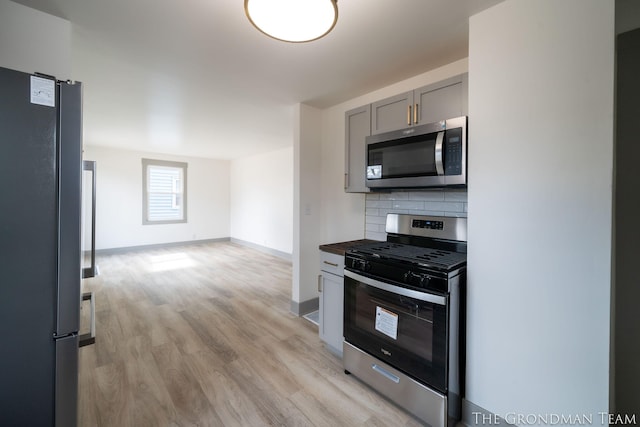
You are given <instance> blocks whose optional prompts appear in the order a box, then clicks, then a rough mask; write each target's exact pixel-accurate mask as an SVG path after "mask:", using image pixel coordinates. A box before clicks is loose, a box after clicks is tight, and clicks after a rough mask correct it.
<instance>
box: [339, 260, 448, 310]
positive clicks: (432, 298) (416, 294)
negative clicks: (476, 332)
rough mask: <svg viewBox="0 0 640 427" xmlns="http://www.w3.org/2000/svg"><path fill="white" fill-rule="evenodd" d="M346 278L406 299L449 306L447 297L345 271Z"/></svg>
mask: <svg viewBox="0 0 640 427" xmlns="http://www.w3.org/2000/svg"><path fill="white" fill-rule="evenodd" d="M344 275H345V277H349V278H350V279H353V280H357V281H358V282H360V283H364V284H365V285H369V286H373V287H374V288H378V289H382V290H383V291H388V292H393V293H394V294H399V295H402V296H405V297H409V298H414V299H417V300H420V301H426V302H430V303H433V304H438V305H447V297H444V296H441V295H435V294H430V293H426V292H420V291H414V290H413V289H407V288H401V287H400V286H395V285H391V284H389V283H385V282H381V281H379V280H374V279H371V278H369V277H365V276H361V275H359V274H357V273H354V272H353V271H350V270H347V269H346V268H345V270H344Z"/></svg>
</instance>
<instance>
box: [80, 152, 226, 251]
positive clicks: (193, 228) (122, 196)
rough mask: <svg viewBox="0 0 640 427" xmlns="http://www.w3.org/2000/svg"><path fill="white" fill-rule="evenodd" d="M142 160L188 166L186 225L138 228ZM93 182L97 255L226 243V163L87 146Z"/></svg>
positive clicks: (140, 207) (86, 157)
mask: <svg viewBox="0 0 640 427" xmlns="http://www.w3.org/2000/svg"><path fill="white" fill-rule="evenodd" d="M142 158H151V159H159V160H174V161H179V162H187V163H188V167H187V186H188V187H187V191H188V193H187V223H184V224H157V225H142ZM84 159H85V160H95V161H96V162H97V165H96V177H97V190H96V193H97V207H96V249H111V248H122V247H129V246H140V245H150V244H159V243H170V242H184V241H190V240H206V239H217V238H228V237H229V211H230V200H229V162H228V161H226V160H211V159H203V158H193V157H180V156H168V155H163V154H155V153H142V152H136V151H125V150H117V149H111V148H106V147H97V146H85V151H84Z"/></svg>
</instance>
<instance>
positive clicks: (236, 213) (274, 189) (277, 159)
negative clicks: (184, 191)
mask: <svg viewBox="0 0 640 427" xmlns="http://www.w3.org/2000/svg"><path fill="white" fill-rule="evenodd" d="M231 237H232V238H234V239H240V240H243V241H245V242H250V243H254V244H256V245H260V246H264V247H267V248H270V249H275V250H277V251H280V252H284V253H287V254H291V253H292V251H293V147H289V148H285V149H281V150H276V151H272V152H269V153H266V154H260V155H256V156H252V157H245V158H242V159H236V160H233V161H231Z"/></svg>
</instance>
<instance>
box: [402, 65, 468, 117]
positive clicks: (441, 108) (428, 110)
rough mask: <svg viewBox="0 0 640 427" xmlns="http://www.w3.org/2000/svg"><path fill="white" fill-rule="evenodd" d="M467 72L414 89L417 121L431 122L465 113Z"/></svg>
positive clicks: (464, 114)
mask: <svg viewBox="0 0 640 427" xmlns="http://www.w3.org/2000/svg"><path fill="white" fill-rule="evenodd" d="M467 76H468V74H461V75H459V76H455V77H451V78H449V79H446V80H442V81H440V82H438V83H434V84H431V85H428V86H424V87H421V88H420V89H416V90H415V91H414V99H415V105H414V107H413V108H414V109H417V110H418V114H417V116H418V123H420V124H426V123H433V122H437V121H439V120H446V119H451V118H453V117H459V116H466V115H467V103H468V102H467V86H468V83H467V81H468V79H467Z"/></svg>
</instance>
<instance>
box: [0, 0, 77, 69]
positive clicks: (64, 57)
mask: <svg viewBox="0 0 640 427" xmlns="http://www.w3.org/2000/svg"><path fill="white" fill-rule="evenodd" d="M0 66H1V67H5V68H11V69H14V70H19V71H23V72H25V73H34V72H40V73H45V74H49V75H53V76H56V77H57V78H58V79H69V78H71V23H70V22H69V21H67V20H64V19H61V18H58V17H55V16H52V15H48V14H46V13H43V12H39V11H37V10H35V9H31V8H29V7H26V6H22V5H20V4H17V3H13V2H11V1H9V0H0Z"/></svg>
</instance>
